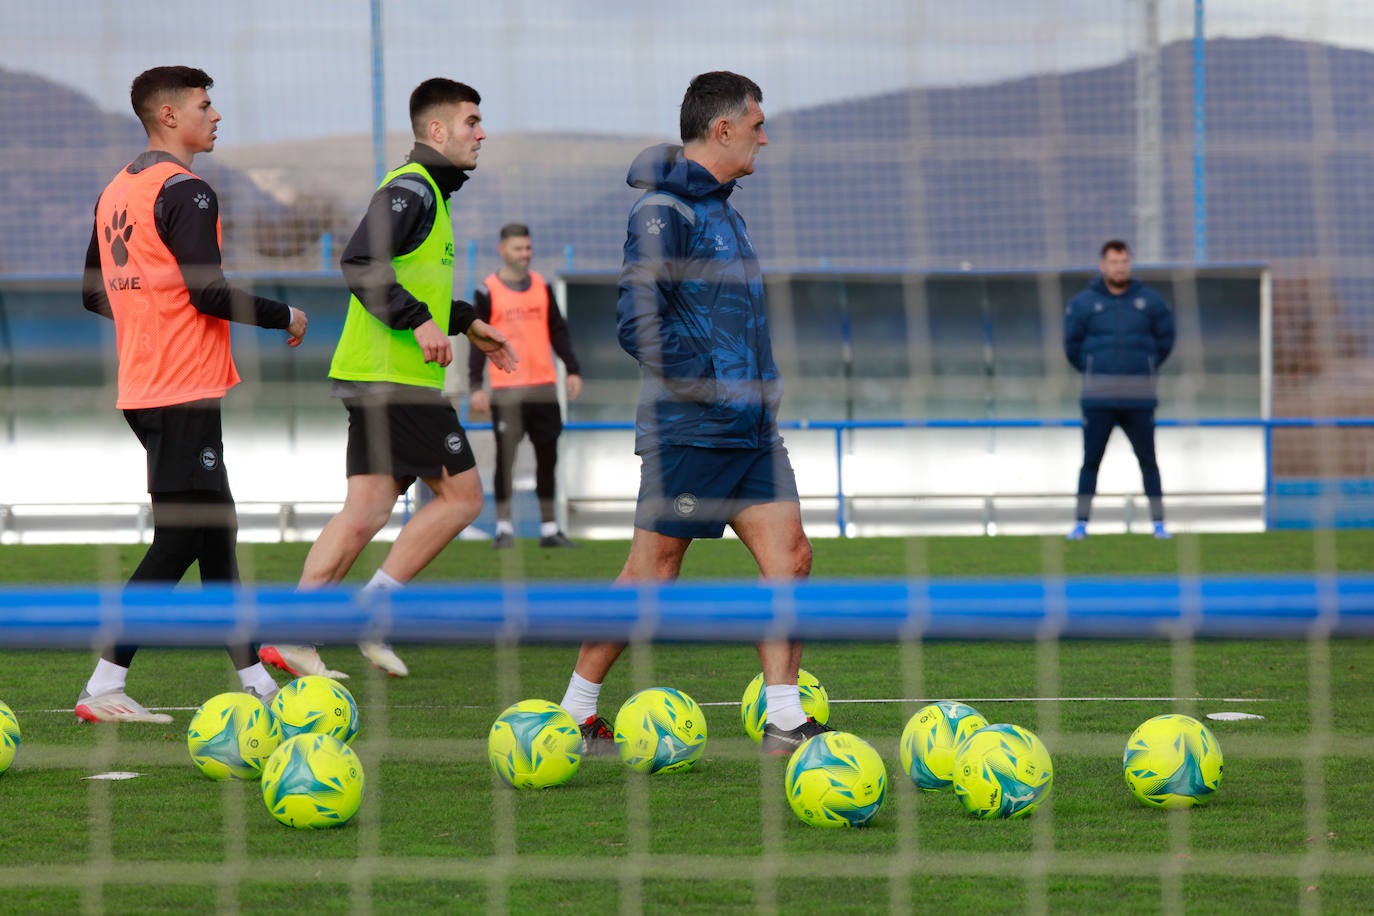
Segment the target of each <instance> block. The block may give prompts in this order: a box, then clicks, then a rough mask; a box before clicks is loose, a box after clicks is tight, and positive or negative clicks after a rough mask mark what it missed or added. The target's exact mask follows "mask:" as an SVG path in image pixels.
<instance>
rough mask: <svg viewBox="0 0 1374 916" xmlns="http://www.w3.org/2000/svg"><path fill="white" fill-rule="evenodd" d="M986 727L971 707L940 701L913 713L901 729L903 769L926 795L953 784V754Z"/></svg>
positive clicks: (986, 722) (976, 711) (984, 722)
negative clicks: (974, 734)
mask: <svg viewBox="0 0 1374 916" xmlns="http://www.w3.org/2000/svg"><path fill="white" fill-rule="evenodd" d="M987 724H988V720H987V719H984V718H983V717H982V716H981V715H979V714H978V710H976V709H974V708H973V707H972V706H965V705H964V704H963V703H958V702H955V701H954V700H941V701H940V702H938V703H931V704H930V705H929V706H925V707H923V708H921V709H919V710H917V711H916V714H915V715H914V716H912V717H911V719H910V720H909V721H908V722H907V723H906V728H905V729H903V730H902V747H901V759H902V769H903V770H905V771H906V773H907V775H908V776H910V777H911V781H912V782H914V783H916V785H917V786H919V787H920V788H922V789H924V790H925V791H927V792H935V791H938V790H940V789H947V788H949V786H950V785H951V784H952V783H953V781H954V751H955V750H956V749H957V748H958V747H959V745H960V744H962V743H963V742H964V741H965V740H966V739H967V738H968V736H969V735H971V734H973V733H974V732H976V731H977V730H978V729H980V728H982V727H983V726H984V725H987Z"/></svg>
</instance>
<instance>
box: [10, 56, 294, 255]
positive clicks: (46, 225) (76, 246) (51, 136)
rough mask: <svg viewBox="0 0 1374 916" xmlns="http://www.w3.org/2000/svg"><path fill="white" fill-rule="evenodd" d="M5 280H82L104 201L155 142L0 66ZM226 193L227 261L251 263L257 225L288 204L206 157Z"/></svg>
mask: <svg viewBox="0 0 1374 916" xmlns="http://www.w3.org/2000/svg"><path fill="white" fill-rule="evenodd" d="M0 123H3V124H4V125H5V129H4V131H2V132H0V163H3V168H0V227H2V228H0V273H4V274H34V273H78V272H80V270H81V266H82V264H83V263H84V259H85V257H86V246H87V244H88V243H89V241H90V237H91V217H92V213H93V212H94V210H95V202H96V198H98V197H99V196H100V192H101V191H102V190H103V189H104V187H105V185H106V184H108V183H109V181H110V179H111V178H112V177H113V176H114V174H115V172H117V171H118V170H119V169H120V168H121V167H122V166H124V165H126V164H128V162H129V160H130V159H132V158H133V157H134V156H136V155H138V153H139V152H140V151H142V150H143V148H144V146H145V145H146V144H147V142H148V138H147V136H146V135H145V134H144V133H143V128H142V127H140V126H139V123H138V121H137V119H136V118H134V116H133V114H132V112H131V113H130V114H128V115H127V116H123V115H114V114H110V113H108V112H104V111H101V110H100V109H99V108H98V107H96V105H95V104H94V103H93V102H92V101H91V100H90V99H89V98H87V97H86V96H84V95H82V94H81V93H79V92H77V91H75V90H73V89H70V88H68V87H66V86H62V85H60V84H58V83H54V82H52V81H50V80H46V79H44V78H42V77H39V76H34V75H32V74H29V73H16V72H14V71H11V70H5V69H3V68H0ZM195 170H196V172H197V174H199V175H200V176H201V177H203V178H204V179H205V180H206V181H208V182H210V184H211V186H212V187H214V188H215V190H216V192H217V193H218V194H219V197H220V203H221V209H220V217H221V222H222V223H223V228H224V247H225V253H226V261H233V260H246V259H247V258H246V257H245V256H246V255H247V254H248V253H249V252H251V251H252V249H253V248H254V247H255V246H254V243H253V235H254V230H253V226H254V224H255V222H257V221H259V220H271V219H272V218H273V217H279V216H280V214H281V213H282V207H281V205H280V204H279V203H278V202H277V201H275V200H273V198H272V197H271V196H270V195H268V194H266V193H264V192H263V191H262V190H260V189H259V188H258V187H257V185H255V184H254V183H253V182H252V181H250V180H248V179H247V178H246V177H245V176H243V175H242V174H240V173H239V172H237V171H235V170H233V169H231V168H227V167H225V166H224V165H223V164H220V163H216V162H215V161H214V159H213V157H212V156H206V157H204V159H203V160H202V159H197V160H196V163H195Z"/></svg>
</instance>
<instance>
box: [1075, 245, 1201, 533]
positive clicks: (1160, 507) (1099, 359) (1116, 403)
mask: <svg viewBox="0 0 1374 916" xmlns="http://www.w3.org/2000/svg"><path fill="white" fill-rule="evenodd" d="M1100 257H1101V260H1100V261H1099V262H1098V269H1099V270H1100V271H1101V272H1102V275H1101V276H1100V277H1098V278H1097V279H1096V280H1094V281H1093V282H1092V283H1091V284H1090V285H1089V286H1088V288H1087V289H1085V290H1083V292H1081V293H1079V294H1078V295H1077V296H1074V297H1073V298H1072V299H1070V300H1069V304H1068V307H1067V308H1065V310H1064V354H1065V355H1066V356H1067V357H1068V359H1069V362H1070V363H1072V364H1073V367H1074V368H1075V369H1077V370H1078V371H1079V372H1081V373H1083V393H1082V398H1081V402H1080V403H1081V404H1082V407H1083V467H1082V469H1081V470H1080V471H1079V472H1078V506H1077V515H1076V522H1075V524H1074V526H1073V530H1072V531H1070V532H1069V535H1068V537H1069V540H1071V541H1081V540H1082V539H1083V538H1085V537H1087V536H1088V518H1089V516H1090V515H1091V513H1092V504H1093V495H1094V494H1095V493H1096V492H1097V469H1098V468H1099V467H1100V466H1101V464H1102V456H1103V455H1105V454H1106V452H1107V440H1108V439H1109V438H1110V437H1111V434H1112V430H1113V429H1115V428H1116V427H1118V426H1120V427H1121V429H1122V430H1123V431H1124V432H1125V433H1126V438H1127V439H1129V440H1130V442H1131V448H1132V449H1134V450H1135V457H1136V460H1137V461H1138V462H1140V477H1141V480H1142V482H1143V483H1144V487H1145V497H1146V499H1148V500H1149V502H1150V518H1151V520H1152V521H1153V522H1154V534H1155V537H1157V538H1168V537H1169V531H1168V529H1167V528H1165V527H1164V491H1163V488H1162V486H1161V484H1160V480H1159V464H1158V463H1157V462H1156V461H1155V407H1156V406H1157V405H1158V404H1159V398H1158V397H1157V396H1156V394H1155V377H1156V375H1157V374H1158V372H1159V367H1160V365H1161V364H1163V362H1164V360H1166V359H1168V358H1169V353H1170V351H1171V350H1173V348H1174V314H1173V312H1172V311H1170V310H1169V306H1168V304H1167V303H1165V301H1164V298H1163V297H1162V296H1160V295H1159V293H1157V292H1155V291H1154V290H1152V289H1150V288H1149V287H1148V286H1145V285H1144V284H1143V283H1141V282H1140V281H1139V280H1133V279H1131V251H1130V249H1129V248H1127V247H1126V243H1125V242H1123V241H1121V240H1120V239H1112V240H1111V241H1109V242H1106V243H1104V244H1103V246H1102V251H1101V254H1100Z"/></svg>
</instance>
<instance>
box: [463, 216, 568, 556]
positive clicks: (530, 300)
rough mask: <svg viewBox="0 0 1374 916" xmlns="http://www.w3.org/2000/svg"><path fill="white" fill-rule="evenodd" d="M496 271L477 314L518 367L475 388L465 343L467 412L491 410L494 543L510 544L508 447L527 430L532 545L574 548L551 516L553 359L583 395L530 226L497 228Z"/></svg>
mask: <svg viewBox="0 0 1374 916" xmlns="http://www.w3.org/2000/svg"><path fill="white" fill-rule="evenodd" d="M497 251H498V252H500V254H501V268H500V269H499V270H498V271H497V272H496V273H494V274H492V275H490V276H489V277H487V278H486V280H484V281H482V285H481V286H479V287H477V291H476V294H475V295H474V296H473V306H474V307H475V308H476V309H477V317H478V318H480V319H482V320H483V321H488V322H490V323H491V325H492V327H494V328H496V330H498V331H500V332H501V333H503V334H505V335H506V337H507V338H508V339H509V340H510V342H511V346H512V347H514V348H515V351H516V352H517V353H519V354H520V356H521V362H520V368H519V370H518V371H516V372H512V373H509V374H504V375H497V374H496V373H494V372H493V373H492V377H491V394H490V395H488V394H487V392H486V391H485V390H483V388H482V374H483V369H484V368H485V367H486V356H485V354H484V353H483V352H482V351H481V350H480V349H478V348H477V347H475V346H474V347H472V349H471V352H470V354H469V357H468V382H469V389H470V390H471V391H472V399H471V401H470V402H469V406H471V408H472V410H473V412H474V413H479V414H480V413H486V412H487V411H488V410H490V411H491V424H492V427H493V432H494V433H495V434H496V473H495V475H494V476H493V478H492V490H493V491H494V493H495V494H496V540H495V542H494V544H493V546H495V547H498V548H504V547H513V546H515V526H514V525H513V524H512V523H511V509H510V501H511V469H512V468H513V467H514V465H515V452H516V449H517V448H519V446H520V440H521V439H522V438H524V437H525V436H526V435H528V436H529V437H530V444H531V445H532V446H534V461H535V465H534V467H535V471H534V492H535V496H537V497H538V499H539V520H540V529H539V546H540V547H576V546H577V545H576V544H574V543H573V542H572V541H570V540H568V537H567V535H565V534H564V533H563V532H562V531H560V530H559V529H558V521H557V519H556V518H555V517H554V487H555V471H556V469H557V467H558V437H559V435H560V434H561V433H562V432H563V416H562V413H561V412H560V410H559V406H558V370H557V369H556V368H555V367H554V364H553V356H554V354H555V353H556V354H557V355H558V358H559V359H561V360H563V365H564V367H566V369H567V372H568V400H570V401H575V400H577V397H578V395H580V394H581V393H582V376H581V375H579V374H578V365H577V357H576V356H574V355H573V349H572V339H571V338H570V337H569V335H568V323H567V321H565V320H564V319H563V313H562V312H561V311H560V310H559V308H558V302H557V300H555V299H554V296H553V290H552V289H551V288H550V287H549V285H548V283H546V282H544V278H543V277H541V276H540V275H539V274H538V273H537V272H535V271H532V270H530V259H531V258H532V257H533V255H534V247H533V245H532V244H531V243H530V230H529V227H528V226H525V225H523V224H521V223H509V224H507V225H505V226H502V227H501V241H500V243H499V245H498V246H497Z"/></svg>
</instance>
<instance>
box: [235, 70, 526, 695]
mask: <svg viewBox="0 0 1374 916" xmlns="http://www.w3.org/2000/svg"><path fill="white" fill-rule="evenodd" d="M481 101H482V97H481V96H480V95H478V94H477V91H476V90H475V89H473V88H472V87H471V86H468V85H466V84H464V83H460V82H456V81H455V80H450V79H444V78H442V77H436V78H434V79H428V80H425V81H424V82H423V83H421V84H420V85H419V86H417V87H416V88H415V91H414V92H412V93H411V96H410V123H411V129H412V130H413V132H414V135H415V146H414V148H413V149H412V150H411V152H410V156H409V160H408V161H407V162H406V163H405V164H404V165H402V166H401V167H399V168H397V169H394V170H393V171H391V172H390V173H388V174H387V176H386V177H385V178H383V179H382V183H381V186H380V187H379V188H378V189H377V191H376V192H375V193H374V194H373V195H372V201H371V202H370V203H369V205H368V208H367V213H366V214H365V215H364V217H363V219H362V222H361V223H360V224H359V225H358V228H357V230H356V231H354V233H353V237H352V238H351V239H349V241H348V244H347V245H346V246H345V248H344V251H343V255H342V256H341V258H340V264H341V266H342V268H343V275H344V280H345V281H346V282H347V284H348V288H349V291H350V292H351V293H352V296H351V297H350V299H349V303H348V314H347V317H346V318H345V319H344V328H343V333H342V334H341V336H340V338H339V345H338V347H337V348H336V349H335V350H334V360H333V362H332V363H331V364H330V366H329V377H330V379H331V380H332V393H333V394H334V396H335V397H338V398H340V399H341V400H342V401H343V403H344V406H345V407H346V408H347V409H348V453H347V475H348V492H347V495H346V496H345V498H344V506H343V509H342V510H341V511H340V512H339V514H338V515H336V516H334V517H333V518H332V519H330V520H329V523H328V524H327V525H325V528H324V530H323V531H322V532H320V536H319V538H318V539H317V540H316V541H315V544H314V546H312V547H311V548H310V553H309V555H308V556H307V557H306V559H305V569H304V571H303V572H302V573H301V580H300V586H301V588H313V587H318V586H321V585H327V584H330V583H334V582H339V581H341V580H342V579H343V577H344V576H345V575H347V573H348V571H349V569H350V568H351V567H352V566H353V561H354V560H356V559H357V558H358V554H360V553H361V552H362V550H363V548H364V547H366V546H367V545H368V543H369V542H370V541H371V540H372V538H373V536H375V535H376V534H377V532H378V531H380V530H381V529H382V526H384V525H385V524H386V523H387V521H388V520H389V519H390V518H391V512H392V509H393V508H394V507H395V505H396V499H397V497H399V496H400V495H401V494H402V493H404V492H405V491H406V490H407V489H408V488H409V487H410V485H411V484H412V483H414V482H415V480H416V479H417V478H419V479H420V480H423V481H424V482H425V483H426V484H428V485H429V487H430V489H431V490H433V491H434V499H433V500H431V501H430V502H428V503H426V504H425V505H424V506H423V507H422V508H421V509H419V510H418V511H417V512H416V513H415V514H414V515H413V516H411V518H410V520H409V521H408V522H406V524H405V525H404V526H403V527H402V528H401V532H400V534H399V535H397V537H396V542H395V543H394V544H393V545H392V547H391V550H390V551H388V552H387V555H386V558H385V559H384V560H383V561H382V565H381V568H380V569H378V570H377V571H376V573H375V574H374V575H373V576H372V578H371V580H370V581H369V582H368V584H367V587H368V588H384V589H396V588H400V587H401V586H402V585H404V584H405V583H407V582H409V581H410V580H411V579H412V578H414V577H415V575H416V573H418V572H419V571H420V570H421V569H423V568H424V567H425V566H426V565H427V564H428V563H429V562H430V561H431V560H433V559H434V558H435V557H436V556H438V554H439V551H440V550H442V549H443V548H444V545H446V544H448V543H449V542H450V541H452V540H453V539H454V538H455V537H457V536H458V533H459V532H460V531H462V530H463V529H464V528H466V527H467V526H468V525H469V524H471V523H472V520H473V519H475V518H476V517H477V514H478V512H480V511H481V509H482V484H481V482H480V480H479V479H478V475H477V466H476V462H475V461H474V460H473V456H472V448H471V447H470V446H469V445H468V441H467V435H466V433H464V431H463V427H462V426H461V425H460V424H459V423H458V415H457V414H456V413H455V412H454V410H453V408H452V406H451V405H450V404H449V403H448V401H447V400H445V398H444V396H443V390H442V389H443V385H444V368H445V367H446V366H448V364H449V363H450V362H452V361H453V348H452V345H451V344H450V342H449V337H450V335H456V334H466V335H467V338H468V340H470V341H471V342H472V343H473V345H475V346H476V347H478V348H479V349H480V350H482V352H483V353H485V354H487V357H488V358H489V359H491V361H492V363H493V364H495V365H496V366H497V367H498V368H501V369H504V370H506V371H511V370H513V369H514V368H515V366H516V358H515V352H514V350H513V349H512V348H511V346H510V345H509V343H508V342H507V341H506V338H505V336H504V335H502V334H501V333H500V332H499V331H496V330H494V329H493V328H492V327H491V326H490V325H488V324H487V323H486V322H484V321H479V320H477V319H476V316H475V315H474V313H473V309H472V306H471V305H469V304H468V303H466V302H459V301H454V300H453V222H452V217H451V216H450V215H449V196H450V195H451V194H453V193H454V192H455V191H457V190H458V189H459V188H460V187H462V185H463V183H464V182H466V181H467V178H468V176H467V170H469V169H473V168H476V167H477V153H478V150H479V149H480V148H481V146H482V140H483V139H484V138H485V137H486V133H485V132H484V131H483V130H482V114H481V112H480V111H479V110H478V107H477V106H478V105H479V104H480V103H481ZM358 646H359V648H360V649H361V650H362V652H363V655H364V656H366V657H367V658H368V660H369V661H371V662H372V663H373V664H374V665H376V666H377V667H379V668H382V669H383V670H385V671H386V672H387V673H388V674H391V675H394V676H396V677H404V676H405V675H407V674H409V673H410V672H409V669H408V668H407V667H406V664H405V662H403V661H401V659H400V658H399V657H398V656H397V655H396V653H395V652H394V651H393V650H392V648H391V646H389V645H388V644H387V643H385V642H382V641H379V640H372V641H365V642H361V643H359V644H358ZM259 655H260V656H261V658H262V660H263V661H265V662H268V663H269V664H273V665H276V666H277V667H279V668H282V669H283V670H286V671H289V672H290V673H292V674H295V675H302V674H329V675H331V676H334V677H339V676H341V672H334V671H329V669H327V668H326V667H325V665H324V663H323V662H322V661H321V660H320V656H319V653H318V652H317V651H316V650H315V648H314V647H313V646H298V645H297V646H293V645H283V644H277V645H271V646H263V647H262V648H261V649H260V650H259ZM343 676H346V675H343Z"/></svg>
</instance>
